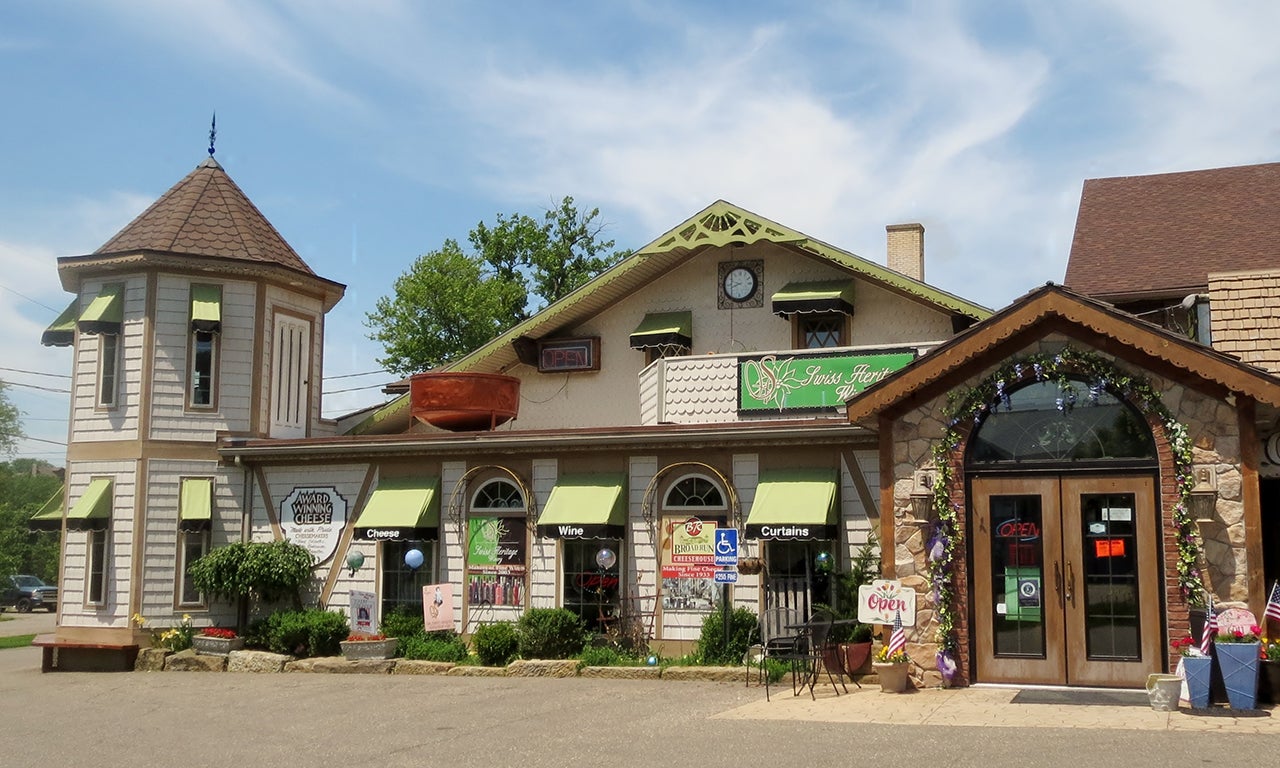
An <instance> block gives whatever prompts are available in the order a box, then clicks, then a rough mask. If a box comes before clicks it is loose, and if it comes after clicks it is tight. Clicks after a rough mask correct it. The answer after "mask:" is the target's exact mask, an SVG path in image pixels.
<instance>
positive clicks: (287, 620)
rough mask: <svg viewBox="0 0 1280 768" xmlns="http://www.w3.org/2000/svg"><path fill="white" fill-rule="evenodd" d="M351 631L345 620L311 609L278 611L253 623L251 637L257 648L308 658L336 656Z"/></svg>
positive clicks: (328, 612)
mask: <svg viewBox="0 0 1280 768" xmlns="http://www.w3.org/2000/svg"><path fill="white" fill-rule="evenodd" d="M350 632H351V629H350V627H349V626H348V625H347V617H346V616H343V615H342V614H341V613H336V612H333V611H322V610H319V609H316V608H311V609H308V610H305V611H280V612H278V613H273V614H271V615H270V616H268V617H267V618H266V620H265V621H263V622H258V623H256V624H255V625H254V626H253V628H251V632H250V634H252V635H253V637H254V639H255V640H256V641H257V642H255V645H256V644H261V645H264V646H266V648H267V650H269V651H272V652H273V653H285V654H289V655H291V656H298V657H300V658H305V657H307V656H337V655H338V654H340V653H341V652H342V649H341V647H340V646H339V645H338V644H339V643H340V642H342V641H343V640H346V639H347V635H348V634H350Z"/></svg>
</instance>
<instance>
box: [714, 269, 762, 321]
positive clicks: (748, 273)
mask: <svg viewBox="0 0 1280 768" xmlns="http://www.w3.org/2000/svg"><path fill="white" fill-rule="evenodd" d="M763 268H764V262H763V261H761V260H760V259H755V260H752V261H725V262H721V263H720V269H719V270H718V277H719V296H718V300H717V302H716V304H717V306H718V307H719V308H720V309H737V308H749V307H762V306H764V291H763V288H762V286H761V275H762V272H763Z"/></svg>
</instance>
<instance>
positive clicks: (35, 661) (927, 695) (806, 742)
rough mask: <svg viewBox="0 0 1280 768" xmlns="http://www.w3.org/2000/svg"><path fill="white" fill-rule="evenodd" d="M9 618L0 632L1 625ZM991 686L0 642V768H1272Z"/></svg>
mask: <svg viewBox="0 0 1280 768" xmlns="http://www.w3.org/2000/svg"><path fill="white" fill-rule="evenodd" d="M11 625H12V622H3V623H0V627H3V629H2V630H0V631H8V629H9V628H10V627H11ZM1012 695H1013V692H1010V691H1008V690H993V689H966V690H960V691H921V692H917V693H914V694H906V695H890V694H882V693H880V692H878V691H877V690H874V689H872V688H871V687H868V688H866V689H863V690H862V691H856V690H855V691H854V692H852V693H850V694H848V695H841V696H839V697H836V696H835V695H834V694H832V693H831V692H830V690H829V689H828V690H826V691H820V692H819V695H818V699H817V701H811V700H810V699H809V697H808V696H801V697H799V698H792V697H791V696H790V695H782V696H775V697H774V698H773V701H771V702H765V700H764V691H763V690H762V689H759V688H756V687H752V688H746V687H744V686H743V685H738V684H733V683H702V682H674V681H630V680H627V681H623V680H598V679H586V678H574V679H564V680H557V679H543V678H470V677H448V676H424V677H414V676H387V675H319V674H273V675H250V674H236V673H221V674H219V673H173V672H171V673H115V674H102V673H99V674H92V673H67V672H63V673H50V674H41V673H40V671H39V651H38V649H35V648H19V649H10V650H0V723H3V727H0V765H3V766H5V767H6V768H19V767H20V766H55V765H56V766H62V765H93V766H95V768H99V767H101V766H130V767H136V766H138V765H142V764H182V765H191V764H195V765H214V764H216V765H229V766H255V767H256V766H298V765H305V764H310V765H325V766H329V765H332V766H350V765H369V766H421V765H448V766H451V767H453V766H486V767H488V768H491V767H492V766H517V765H518V766H522V768H542V767H543V766H546V767H550V766H593V767H596V768H599V767H606V768H615V767H616V768H630V767H632V766H635V767H637V768H638V767H640V766H645V767H646V768H647V767H649V766H655V765H674V764H679V765H692V766H738V767H741V766H747V765H767V764H780V765H788V764H796V765H803V766H815V767H821V766H833V767H834V766H839V767H840V768H847V766H849V765H857V764H859V763H865V762H869V761H876V762H880V761H885V760H892V761H895V762H899V763H901V762H910V763H918V762H922V761H924V762H928V763H936V764H946V765H947V766H949V767H950V766H958V767H960V768H963V767H964V766H984V767H987V768H989V767H990V766H993V765H1019V766H1041V765H1043V766H1061V765H1069V764H1076V765H1095V764H1106V763H1113V762H1115V761H1117V760H1123V762H1124V764H1125V765H1126V766H1147V765H1150V766H1162V767H1166V766H1169V765H1175V764H1185V763H1187V762H1188V761H1192V762H1195V763H1199V764H1209V765H1215V764H1221V765H1228V764H1230V765H1232V766H1239V765H1244V764H1256V765H1266V764H1269V763H1270V762H1271V761H1273V760H1274V756H1275V745H1276V744H1277V743H1278V742H1277V736H1278V735H1280V730H1277V729H1276V723H1275V721H1274V720H1273V719H1272V718H1271V714H1272V713H1271V712H1269V711H1262V712H1259V713H1257V714H1256V716H1252V717H1233V716H1224V715H1225V713H1223V714H1218V715H1213V716H1192V715H1190V714H1188V713H1185V712H1174V713H1157V712H1152V711H1151V710H1150V709H1149V708H1142V707H1086V706H1076V707H1064V706H1036V705H1020V704H1011V703H1009V700H1010V698H1011V697H1012Z"/></svg>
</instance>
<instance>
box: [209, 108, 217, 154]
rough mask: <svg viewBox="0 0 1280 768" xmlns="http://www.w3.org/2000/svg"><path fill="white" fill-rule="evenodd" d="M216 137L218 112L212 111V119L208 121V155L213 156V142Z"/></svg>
mask: <svg viewBox="0 0 1280 768" xmlns="http://www.w3.org/2000/svg"><path fill="white" fill-rule="evenodd" d="M217 138H218V113H217V112H214V113H213V120H212V121H211V122H210V123H209V157H213V143H214V141H215V140H216V139H217Z"/></svg>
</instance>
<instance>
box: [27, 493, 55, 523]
mask: <svg viewBox="0 0 1280 768" xmlns="http://www.w3.org/2000/svg"><path fill="white" fill-rule="evenodd" d="M27 529H28V530H32V531H60V530H62V488H61V487H59V488H58V490H57V491H55V492H54V494H53V495H52V496H50V497H49V500H48V501H46V502H45V503H44V506H42V507H40V510H39V511H38V512H36V513H35V514H34V515H32V516H31V519H30V520H28V521H27Z"/></svg>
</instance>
